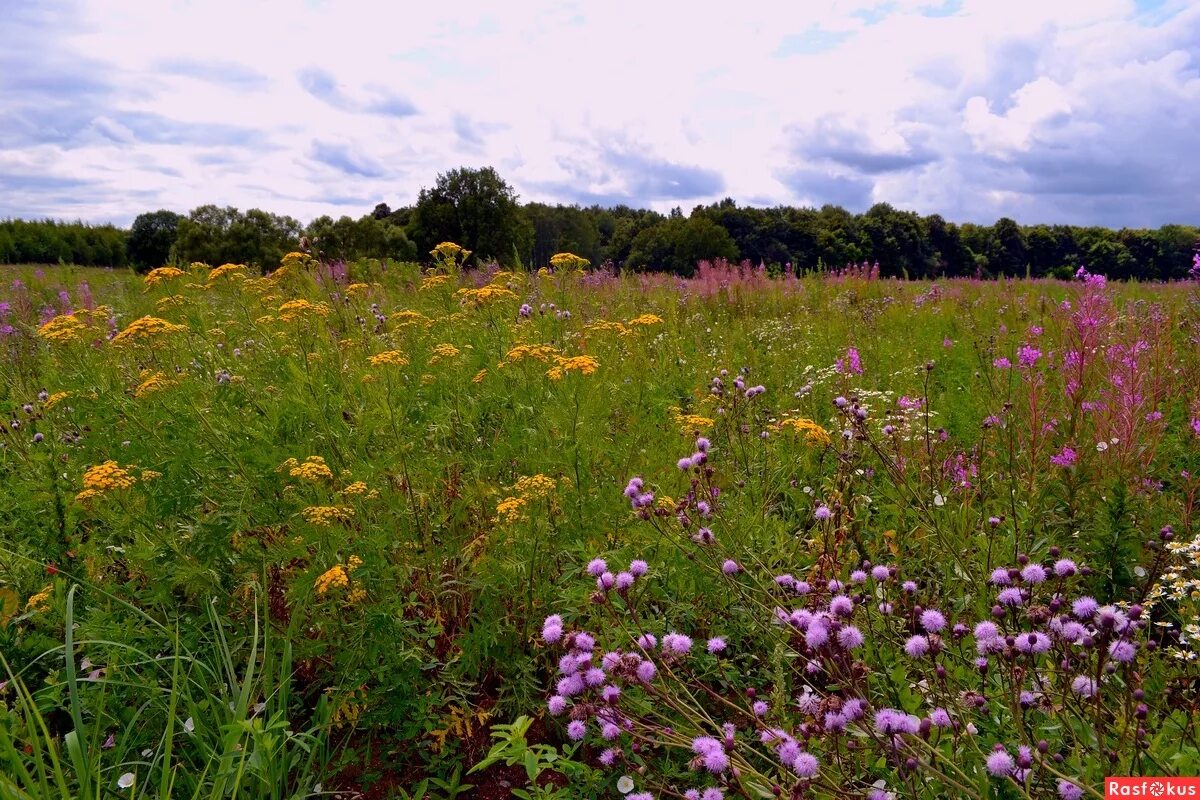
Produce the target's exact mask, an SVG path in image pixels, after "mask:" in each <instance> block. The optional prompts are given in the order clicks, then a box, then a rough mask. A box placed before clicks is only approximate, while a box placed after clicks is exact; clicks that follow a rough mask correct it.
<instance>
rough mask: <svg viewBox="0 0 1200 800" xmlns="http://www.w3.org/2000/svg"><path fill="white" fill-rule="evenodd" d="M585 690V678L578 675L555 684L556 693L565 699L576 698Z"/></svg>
mask: <svg viewBox="0 0 1200 800" xmlns="http://www.w3.org/2000/svg"><path fill="white" fill-rule="evenodd" d="M583 688H584V687H583V678H581V677H580V676H579V675H578V674H575V675H568V676H567V677H565V678H563V679H561V680H560V681H559V682H558V683H556V684H554V691H556V692H557V693H558V694H561V695H562V696H563V697H574V696H575V695H577V694H582V693H583Z"/></svg>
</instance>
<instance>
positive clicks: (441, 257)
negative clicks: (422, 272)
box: [429, 242, 471, 264]
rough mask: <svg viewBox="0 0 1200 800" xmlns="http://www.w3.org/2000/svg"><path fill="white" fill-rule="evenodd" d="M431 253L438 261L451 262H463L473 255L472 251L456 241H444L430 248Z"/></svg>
mask: <svg viewBox="0 0 1200 800" xmlns="http://www.w3.org/2000/svg"><path fill="white" fill-rule="evenodd" d="M429 255H431V256H433V260H434V261H437V262H438V263H445V262H449V263H451V264H461V263H463V262H464V261H466V260H467V257H468V256H470V255H471V251H470V250H467V249H466V248H463V247H460V246H459V245H457V244H455V243H454V242H442V243H441V244H439V245H438V246H437V247H435V248H433V249H432V250H430V251H429Z"/></svg>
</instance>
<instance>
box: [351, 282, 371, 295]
mask: <svg viewBox="0 0 1200 800" xmlns="http://www.w3.org/2000/svg"><path fill="white" fill-rule="evenodd" d="M370 288H371V284H369V283H352V284H350V285H349V286H347V287H346V294H348V295H351V296H353V295H356V294H359V293H362V292H366V291H367V290H369V289H370Z"/></svg>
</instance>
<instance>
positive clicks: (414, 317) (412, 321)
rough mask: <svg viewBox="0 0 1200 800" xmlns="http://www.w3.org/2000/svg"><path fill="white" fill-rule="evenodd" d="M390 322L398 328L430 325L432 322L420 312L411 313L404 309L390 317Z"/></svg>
mask: <svg viewBox="0 0 1200 800" xmlns="http://www.w3.org/2000/svg"><path fill="white" fill-rule="evenodd" d="M388 322H390V323H392V325H394V326H396V327H397V328H404V327H408V326H409V325H428V324H429V323H430V322H431V320H430V319H429V317H427V316H425V315H424V314H422V313H421V312H420V311H411V310H409V309H404V310H402V311H396V312H394V313H393V314H391V315H390V316H389V317H388Z"/></svg>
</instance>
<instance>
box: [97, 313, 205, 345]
mask: <svg viewBox="0 0 1200 800" xmlns="http://www.w3.org/2000/svg"><path fill="white" fill-rule="evenodd" d="M186 330H187V326H186V325H176V324H175V323H173V322H167V321H166V320H165V319H159V318H158V317H142V318H141V319H135V320H134V321H133V322H131V323H129V325H128V327H126V328H125V330H123V331H121V332H120V333H118V334H117V335H116V336H114V337H113V340H112V343H113V344H115V345H123V344H129V343H131V342H149V341H151V340H153V339H157V338H160V337H162V336H166V335H168V334H172V333H180V332H182V331H186Z"/></svg>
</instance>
